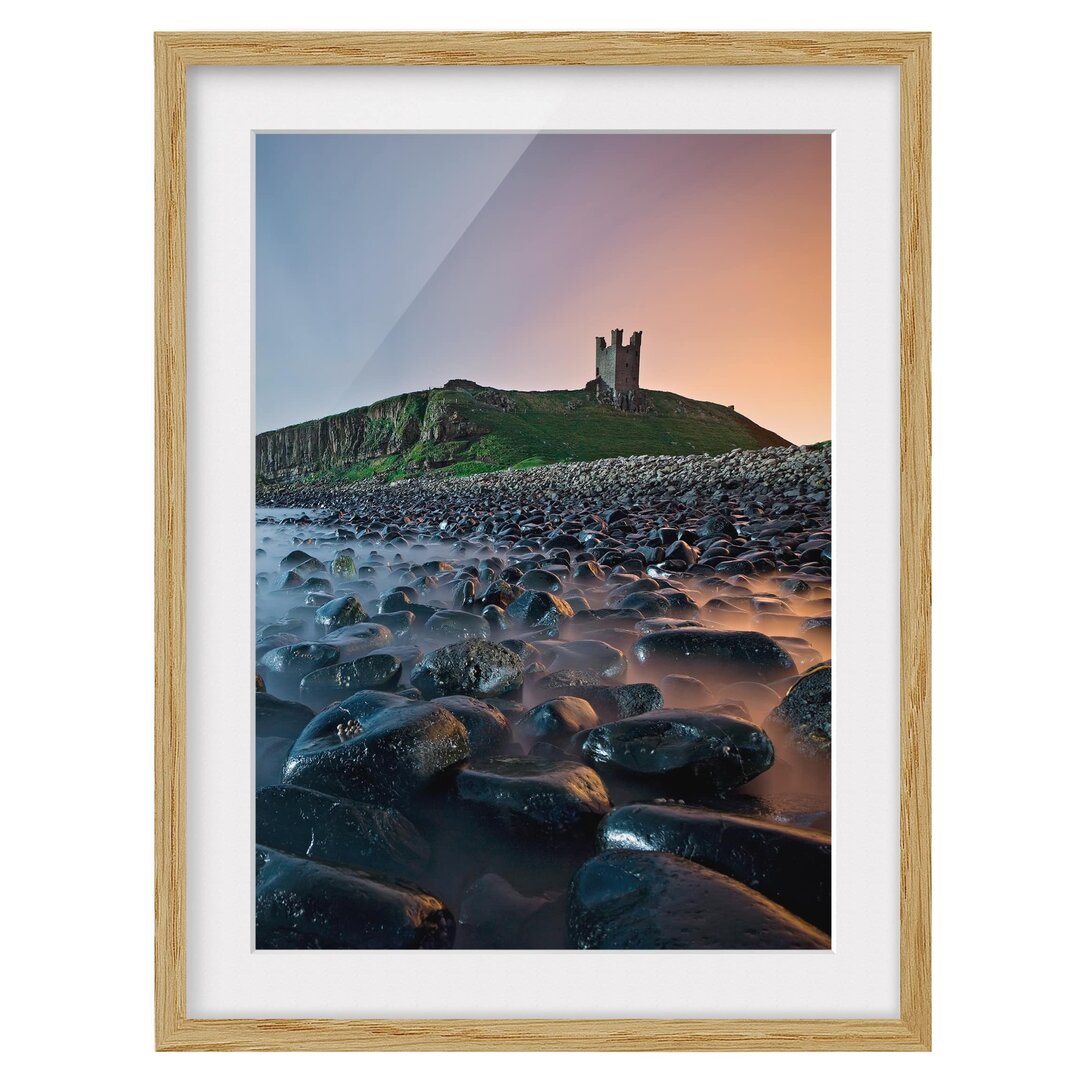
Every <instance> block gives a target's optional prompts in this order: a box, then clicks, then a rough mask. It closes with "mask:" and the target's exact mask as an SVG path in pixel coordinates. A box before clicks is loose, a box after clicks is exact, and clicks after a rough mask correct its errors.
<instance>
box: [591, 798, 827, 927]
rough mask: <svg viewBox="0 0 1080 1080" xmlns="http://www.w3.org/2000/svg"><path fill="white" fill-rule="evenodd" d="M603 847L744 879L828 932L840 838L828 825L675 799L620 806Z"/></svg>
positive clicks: (606, 824)
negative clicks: (835, 840)
mask: <svg viewBox="0 0 1080 1080" xmlns="http://www.w3.org/2000/svg"><path fill="white" fill-rule="evenodd" d="M597 843H598V846H599V847H600V850H601V851H613V850H628V851H667V852H670V853H671V854H672V855H681V856H683V857H684V858H687V859H691V860H692V861H694V862H697V863H701V864H702V865H703V866H707V867H709V869H711V870H718V871H720V873H722V874H727V875H728V876H729V877H733V878H735V879H736V880H737V881H741V882H742V883H743V884H744V885H749V886H750V888H752V889H756V890H757V891H758V892H760V893H762V894H763V895H765V896H767V897H769V899H770V900H775V901H776V902H777V903H778V904H780V905H781V906H782V907H785V908H787V909H788V910H789V911H791V912H793V913H794V914H796V915H798V916H799V917H800V918H803V919H805V920H806V921H807V922H809V923H812V924H813V925H814V926H817V927H819V928H820V929H821V930H824V931H825V932H826V933H828V932H829V931H830V930H831V920H832V911H831V897H832V888H831V882H832V841H831V840H830V838H829V837H828V836H826V835H825V834H824V833H820V832H816V831H814V830H811V829H799V828H796V827H795V826H793V825H781V824H778V823H776V822H773V821H767V820H764V819H762V818H748V817H741V816H738V815H735V814H723V813H719V812H718V811H716V810H707V809H705V808H703V807H697V806H684V805H678V804H675V803H636V804H634V805H631V806H620V807H619V808H618V809H617V810H613V811H612V812H611V813H610V814H608V815H607V817H605V818H604V820H603V821H602V822H601V823H600V830H599V833H598V835H597Z"/></svg>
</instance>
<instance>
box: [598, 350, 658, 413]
mask: <svg viewBox="0 0 1080 1080" xmlns="http://www.w3.org/2000/svg"><path fill="white" fill-rule="evenodd" d="M640 367H641V331H640V330H635V331H634V332H633V333H632V334H631V335H630V343H629V344H628V345H624V344H623V332H622V331H621V330H612V331H611V344H610V345H609V344H608V343H607V341H605V340H604V338H602V337H598V338H597V339H596V379H595V385H596V400H597V401H599V402H600V403H601V404H604V405H614V406H615V408H616V409H621V410H622V411H623V412H644V411H645V407H646V395H645V391H644V390H642V389H641V384H640V381H639V376H640Z"/></svg>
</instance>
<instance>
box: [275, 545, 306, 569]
mask: <svg viewBox="0 0 1080 1080" xmlns="http://www.w3.org/2000/svg"><path fill="white" fill-rule="evenodd" d="M310 558H311V552H310V551H304V550H303V549H301V548H296V549H295V550H293V551H290V552H289V554H288V555H286V556H285V558H283V559H282V560H281V562H280V563H278V566H280V567H281V569H282V570H286V569H291V568H292V567H295V566H299V565H300V564H301V563H306V562H307V561H308V559H310Z"/></svg>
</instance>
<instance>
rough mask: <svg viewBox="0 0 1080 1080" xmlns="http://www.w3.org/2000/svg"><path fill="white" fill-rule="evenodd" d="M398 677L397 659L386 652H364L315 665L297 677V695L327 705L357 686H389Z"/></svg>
mask: <svg viewBox="0 0 1080 1080" xmlns="http://www.w3.org/2000/svg"><path fill="white" fill-rule="evenodd" d="M400 680H401V661H400V660H399V659H398V658H397V657H396V656H391V655H390V654H389V653H385V652H384V653H368V654H367V655H366V656H360V657H357V659H355V660H348V661H346V662H345V663H344V664H332V665H331V666H330V667H324V668H319V669H318V670H317V671H313V672H312V673H311V674H310V675H305V676H304V677H303V679H301V680H300V696H301V698H303V699H304V701H310V702H313V703H315V704H316V705H327V704H329V703H330V702H331V701H337V700H340V699H341V698H343V697H348V696H349V695H350V694H355V693H356V692H357V691H358V690H389V689H392V688H393V687H395V686H397V684H398V682H399V681H400Z"/></svg>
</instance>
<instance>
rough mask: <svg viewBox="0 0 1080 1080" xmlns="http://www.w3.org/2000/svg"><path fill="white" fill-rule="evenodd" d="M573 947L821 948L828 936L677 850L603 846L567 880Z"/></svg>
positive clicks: (737, 882) (741, 884)
mask: <svg viewBox="0 0 1080 1080" xmlns="http://www.w3.org/2000/svg"><path fill="white" fill-rule="evenodd" d="M569 924H570V943H571V945H572V946H573V947H574V948H578V949H827V948H829V944H830V942H829V937H828V935H826V934H824V933H822V932H821V931H820V930H818V929H817V928H816V927H813V926H811V925H810V924H809V923H807V922H804V921H803V920H802V919H800V918H798V917H797V916H796V915H793V914H792V913H791V912H790V911H787V910H786V909H784V908H783V907H781V906H780V905H779V904H777V903H775V902H774V901H772V900H769V899H768V898H767V897H765V896H762V895H761V893H759V892H756V891H755V890H754V889H751V888H750V887H749V886H747V885H744V884H743V883H742V882H740V881H736V880H735V879H734V878H731V877H728V876H727V875H725V874H719V873H717V872H716V871H715V870H709V869H708V868H707V867H704V866H701V865H699V864H698V863H695V862H691V861H690V860H689V859H683V858H680V857H679V856H678V855H669V854H666V853H657V852H640V851H607V852H604V853H603V854H601V855H597V856H595V857H594V858H592V859H590V860H589V861H588V862H586V863H585V864H584V865H583V866H582V867H581V868H580V869H579V870H578V872H577V873H576V874H575V875H574V880H573V882H572V883H571V886H570V919H569Z"/></svg>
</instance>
